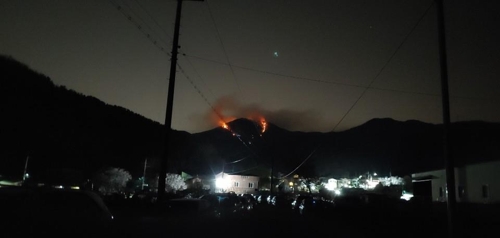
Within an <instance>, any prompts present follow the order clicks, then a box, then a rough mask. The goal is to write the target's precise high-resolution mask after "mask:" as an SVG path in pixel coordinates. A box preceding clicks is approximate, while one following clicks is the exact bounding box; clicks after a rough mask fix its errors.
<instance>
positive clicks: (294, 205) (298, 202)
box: [291, 195, 312, 212]
mask: <svg viewBox="0 0 500 238" xmlns="http://www.w3.org/2000/svg"><path fill="white" fill-rule="evenodd" d="M311 197H312V196H311V195H299V196H297V197H296V198H295V199H294V200H293V201H292V202H291V205H292V210H295V211H297V212H298V211H299V206H300V205H301V204H302V201H303V200H304V199H306V198H311Z"/></svg>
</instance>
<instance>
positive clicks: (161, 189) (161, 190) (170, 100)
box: [158, 0, 203, 201]
mask: <svg viewBox="0 0 500 238" xmlns="http://www.w3.org/2000/svg"><path fill="white" fill-rule="evenodd" d="M192 1H199V2H202V1H203V0H192ZM182 2H183V0H177V11H176V13H175V28H174V39H173V42H172V56H171V59H170V78H169V81H168V95H167V110H166V112H165V124H164V141H163V154H162V159H161V165H160V176H159V179H158V200H160V201H161V200H163V199H164V198H165V179H166V176H167V171H168V169H167V166H168V152H169V149H170V148H169V146H170V141H171V134H172V108H173V105H174V88H175V73H176V69H177V54H178V50H179V30H180V24H181V10H182Z"/></svg>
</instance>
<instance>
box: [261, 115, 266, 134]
mask: <svg viewBox="0 0 500 238" xmlns="http://www.w3.org/2000/svg"><path fill="white" fill-rule="evenodd" d="M260 127H261V128H262V131H261V133H264V132H266V130H267V121H266V119H264V118H261V119H260Z"/></svg>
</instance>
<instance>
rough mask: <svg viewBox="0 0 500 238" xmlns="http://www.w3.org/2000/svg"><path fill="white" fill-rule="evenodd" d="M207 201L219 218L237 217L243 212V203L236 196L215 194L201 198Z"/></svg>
mask: <svg viewBox="0 0 500 238" xmlns="http://www.w3.org/2000/svg"><path fill="white" fill-rule="evenodd" d="M200 199H204V200H207V201H208V202H209V203H210V205H211V207H212V208H213V209H214V210H215V212H216V213H217V214H218V216H219V217H227V216H232V215H237V214H239V213H240V212H241V211H242V210H243V203H242V201H241V200H240V199H239V197H238V196H237V195H236V194H232V193H215V194H207V195H203V196H201V197H200Z"/></svg>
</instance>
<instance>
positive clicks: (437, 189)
mask: <svg viewBox="0 0 500 238" xmlns="http://www.w3.org/2000/svg"><path fill="white" fill-rule="evenodd" d="M412 181H413V190H414V195H415V196H426V197H430V198H432V200H433V201H442V202H445V201H446V199H447V196H448V192H447V189H446V171H445V170H444V169H442V170H435V171H429V172H423V173H416V174H412ZM455 189H456V193H457V194H456V198H457V202H470V203H500V161H492V162H487V163H480V164H471V165H466V166H464V167H459V168H455Z"/></svg>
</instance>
